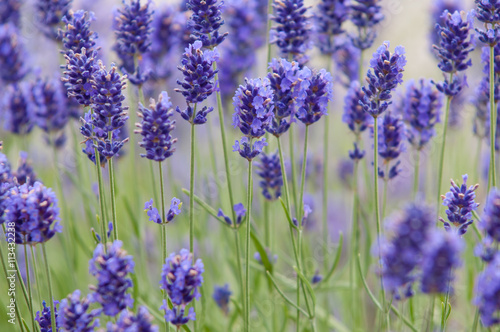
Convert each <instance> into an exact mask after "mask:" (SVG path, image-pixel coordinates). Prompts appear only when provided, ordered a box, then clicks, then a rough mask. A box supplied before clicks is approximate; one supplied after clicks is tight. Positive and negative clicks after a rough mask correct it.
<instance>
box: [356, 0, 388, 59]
mask: <svg viewBox="0 0 500 332" xmlns="http://www.w3.org/2000/svg"><path fill="white" fill-rule="evenodd" d="M379 2H380V0H356V1H354V2H353V3H352V4H351V5H350V11H351V22H352V23H353V24H354V25H355V26H356V28H357V30H358V34H357V36H351V39H352V43H353V45H354V46H356V47H357V48H359V49H360V50H365V49H368V48H370V47H371V46H372V44H373V42H374V40H375V37H377V32H376V31H375V26H376V25H377V24H379V23H380V22H381V21H382V20H383V19H384V15H383V14H382V7H380V5H379Z"/></svg>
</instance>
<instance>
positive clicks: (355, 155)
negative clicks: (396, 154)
mask: <svg viewBox="0 0 500 332" xmlns="http://www.w3.org/2000/svg"><path fill="white" fill-rule="evenodd" d="M364 156H365V150H361V149H360V148H359V146H358V144H357V143H354V150H349V158H351V160H352V161H354V162H358V161H360V160H361V159H363V157H364ZM379 171H380V170H379ZM382 177H383V175H382Z"/></svg>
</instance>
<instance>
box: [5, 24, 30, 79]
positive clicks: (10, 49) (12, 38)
mask: <svg viewBox="0 0 500 332" xmlns="http://www.w3.org/2000/svg"><path fill="white" fill-rule="evenodd" d="M27 60H28V59H27V53H26V50H25V48H24V45H23V43H22V41H21V37H20V35H19V30H18V29H17V28H16V27H15V26H14V25H12V24H11V23H7V24H3V25H0V80H2V81H4V82H5V83H15V82H19V81H21V80H22V79H23V78H24V77H25V76H26V74H28V72H29V69H28V68H27V67H26V63H28V61H27Z"/></svg>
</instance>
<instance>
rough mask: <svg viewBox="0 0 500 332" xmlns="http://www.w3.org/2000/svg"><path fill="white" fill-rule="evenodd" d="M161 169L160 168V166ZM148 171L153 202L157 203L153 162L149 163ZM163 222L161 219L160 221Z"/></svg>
mask: <svg viewBox="0 0 500 332" xmlns="http://www.w3.org/2000/svg"><path fill="white" fill-rule="evenodd" d="M160 168H161V166H160ZM149 171H150V173H151V188H152V190H153V198H154V201H155V202H158V193H157V192H156V177H155V172H154V167H153V160H150V161H149ZM162 220H163V219H162Z"/></svg>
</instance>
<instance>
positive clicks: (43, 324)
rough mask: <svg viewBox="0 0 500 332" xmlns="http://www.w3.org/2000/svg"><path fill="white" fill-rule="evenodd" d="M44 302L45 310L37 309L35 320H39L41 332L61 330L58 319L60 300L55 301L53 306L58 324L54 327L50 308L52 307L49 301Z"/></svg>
mask: <svg viewBox="0 0 500 332" xmlns="http://www.w3.org/2000/svg"><path fill="white" fill-rule="evenodd" d="M42 304H43V310H42V312H40V311H37V312H36V317H35V320H36V321H37V322H38V325H39V326H40V331H41V332H52V331H54V332H57V331H59V324H58V323H57V321H58V316H59V313H58V310H57V305H58V304H59V301H54V305H53V308H55V311H56V312H55V316H56V326H55V328H52V319H51V313H50V310H51V309H52V308H51V307H49V306H47V303H46V302H45V301H43V302H42Z"/></svg>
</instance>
